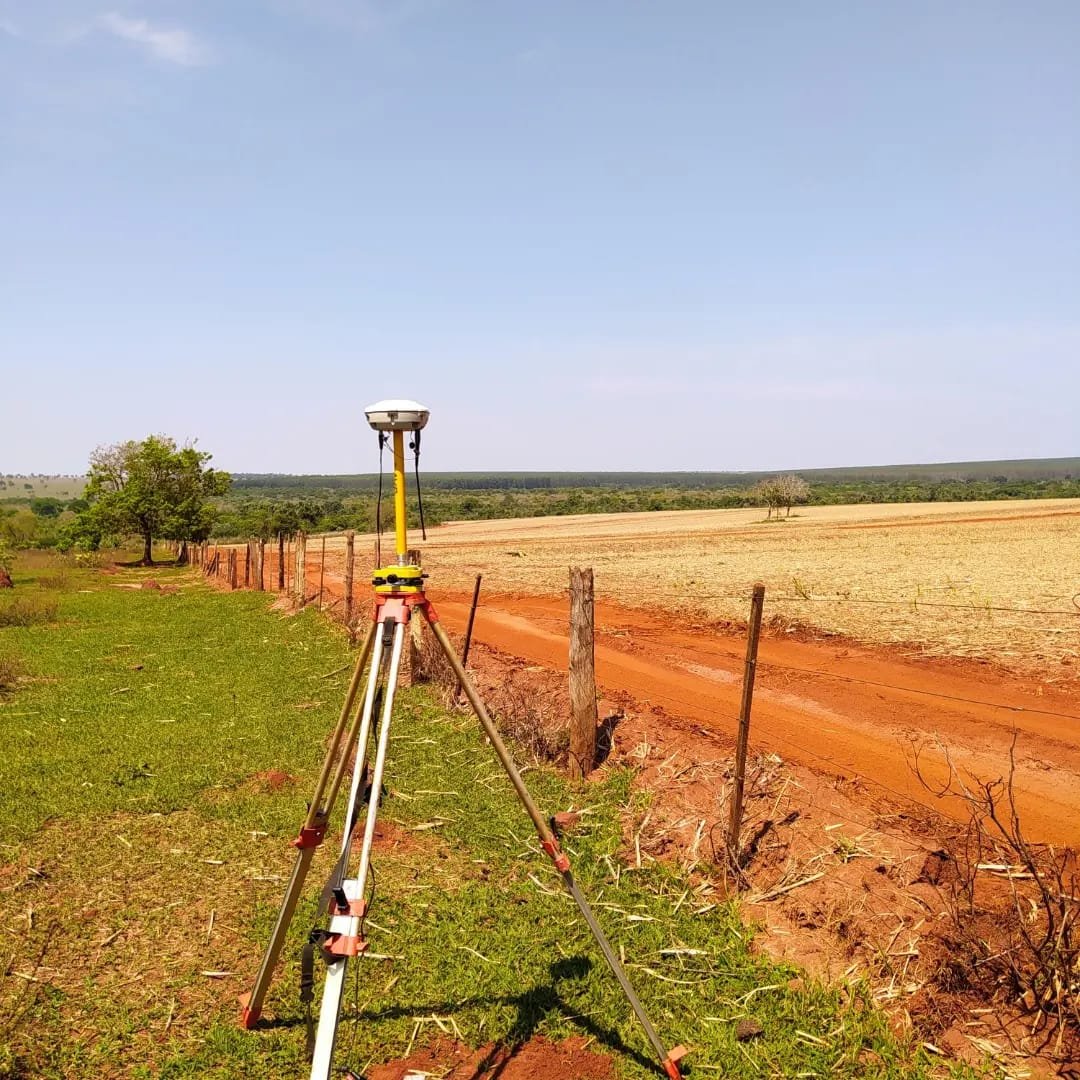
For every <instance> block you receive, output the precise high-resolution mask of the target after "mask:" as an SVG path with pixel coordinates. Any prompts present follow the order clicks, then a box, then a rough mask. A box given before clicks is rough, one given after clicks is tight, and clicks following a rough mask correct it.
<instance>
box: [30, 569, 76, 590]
mask: <svg viewBox="0 0 1080 1080" xmlns="http://www.w3.org/2000/svg"><path fill="white" fill-rule="evenodd" d="M37 583H38V588H39V589H45V590H48V591H49V592H69V591H70V590H71V589H72V588H74V584H75V583H74V582H73V581H72V578H71V574H70V573H69V572H68V571H67V570H66V569H60V570H57V571H56V573H55V574H40V575H38V579H37Z"/></svg>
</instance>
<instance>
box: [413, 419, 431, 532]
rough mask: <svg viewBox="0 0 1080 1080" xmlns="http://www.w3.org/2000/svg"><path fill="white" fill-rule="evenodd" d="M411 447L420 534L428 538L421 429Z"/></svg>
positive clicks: (414, 437) (415, 433)
mask: <svg viewBox="0 0 1080 1080" xmlns="http://www.w3.org/2000/svg"><path fill="white" fill-rule="evenodd" d="M409 449H410V450H411V451H412V452H413V468H414V475H415V476H416V504H417V506H418V507H419V508H420V535H421V536H422V537H423V538H424V539H425V540H426V539H427V530H426V529H425V528H424V497H423V495H422V494H421V493H420V429H419V428H417V430H416V431H414V432H413V437H412V440H411V441H410V442H409Z"/></svg>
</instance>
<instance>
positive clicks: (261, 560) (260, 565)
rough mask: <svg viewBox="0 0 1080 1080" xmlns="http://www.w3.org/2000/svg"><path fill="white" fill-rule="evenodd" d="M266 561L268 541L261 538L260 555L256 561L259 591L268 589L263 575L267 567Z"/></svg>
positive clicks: (256, 585)
mask: <svg viewBox="0 0 1080 1080" xmlns="http://www.w3.org/2000/svg"><path fill="white" fill-rule="evenodd" d="M265 563H266V541H265V540H259V557H258V558H257V559H256V561H255V566H256V567H257V571H256V573H257V576H256V578H255V588H256V589H258V590H259V592H265V591H266V578H265V577H264V576H263V571H264V569H265Z"/></svg>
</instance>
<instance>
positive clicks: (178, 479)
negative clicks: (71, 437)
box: [79, 435, 231, 566]
mask: <svg viewBox="0 0 1080 1080" xmlns="http://www.w3.org/2000/svg"><path fill="white" fill-rule="evenodd" d="M210 457H211V455H210V454H206V453H203V452H202V451H200V450H196V449H195V448H194V447H193V446H184V447H178V446H177V445H176V442H175V441H174V440H173V439H170V438H168V437H166V436H164V435H151V436H149V437H148V438H146V439H143V440H142V442H134V441H129V442H125V443H117V444H116V445H114V446H103V447H99V448H98V449H97V450H95V451H94V452H93V454H91V455H90V470H89V474H88V480H87V484H86V490H85V491H84V493H83V496H84V498H85V499H86V501H87V502H88V503H89V508H88V509H87V510H86V511H84V512H83V514H80V515H79V517H80V522H79V524H80V525H81V526H82V527H83V528H82V531H83V534H84V536H85V537H86V538H87V539H88V540H89V542H90V544H89V546H91V547H94V546H96V545H97V543H100V539H101V537H102V536H104V535H107V534H109V533H135V534H137V535H139V536H140V537H141V538H142V542H143V557H142V564H143V565H144V566H152V565H153V561H154V560H153V543H154V539H155V537H157V538H160V539H167V540H179V541H182V542H184V543H185V545H186V542H187V541H189V540H191V541H196V542H199V541H202V540H205V539H206V538H207V537H208V536H209V535H210V530H211V528H212V527H213V524H214V517H215V514H216V513H217V510H216V507H215V506H214V504H213V503H212V502H210V499H212V498H213V497H214V496H217V495H224V494H225V492H226V491H227V490H228V488H229V484H230V482H231V478H230V477H229V474H228V473H224V472H218V471H216V470H214V469H212V468H209V467H207V464H206V463H207V462H208V461H209V460H210ZM95 540H96V543H95ZM182 558H183V555H181V559H182Z"/></svg>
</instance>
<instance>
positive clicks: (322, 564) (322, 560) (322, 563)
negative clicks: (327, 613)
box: [319, 536, 326, 611]
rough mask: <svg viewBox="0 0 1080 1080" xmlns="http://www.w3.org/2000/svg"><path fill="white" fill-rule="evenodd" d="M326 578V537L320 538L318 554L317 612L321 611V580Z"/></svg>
mask: <svg viewBox="0 0 1080 1080" xmlns="http://www.w3.org/2000/svg"><path fill="white" fill-rule="evenodd" d="M325 576H326V537H325V536H324V537H323V538H322V551H321V552H320V553H319V610H320V611H322V598H323V579H324V578H325Z"/></svg>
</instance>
